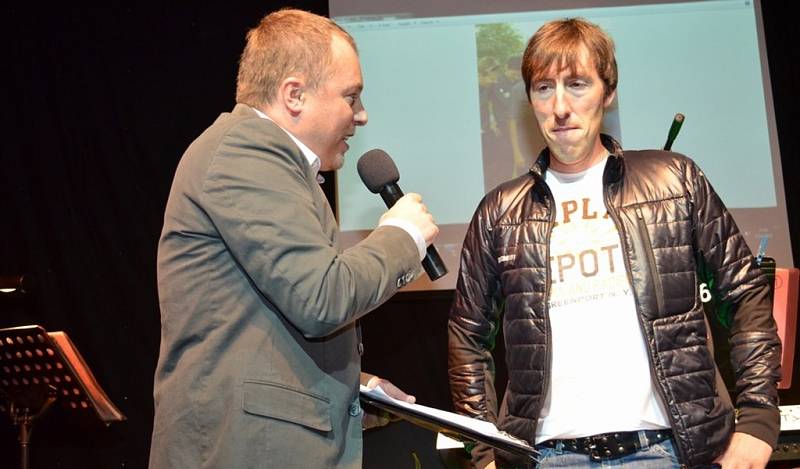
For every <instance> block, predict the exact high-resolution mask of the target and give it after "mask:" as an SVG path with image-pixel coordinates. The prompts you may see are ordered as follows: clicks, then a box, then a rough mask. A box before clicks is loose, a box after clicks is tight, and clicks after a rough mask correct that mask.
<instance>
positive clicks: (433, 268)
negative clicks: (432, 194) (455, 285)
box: [357, 149, 447, 280]
mask: <svg viewBox="0 0 800 469" xmlns="http://www.w3.org/2000/svg"><path fill="white" fill-rule="evenodd" d="M357 169H358V175H359V176H361V180H362V181H364V185H365V186H367V188H368V189H369V190H370V192H372V193H375V194H380V195H381V198H383V201H384V203H386V206H387V207H389V209H390V210H389V211H388V212H386V213H385V214H384V216H383V217H381V219H383V218H385V217H393V218H401V219H404V220H406V221H408V222H410V223H413V224H414V225H415V226H416V227H417V228H418V229H419V230H420V232H421V233H422V236H423V237H424V238H425V242H426V243H428V249H427V254H426V255H425V258H424V259H423V260H422V267H423V268H424V269H425V272H426V273H427V274H428V277H430V279H431V280H436V279H438V278H440V277H442V276H444V275H445V274H446V273H447V267H445V265H444V262H443V261H442V258H441V257H439V253H438V252H437V251H436V248H435V247H433V245H432V244H430V243H431V242H432V241H433V239H434V238H435V237H436V235H437V234H438V233H439V228H438V227H437V226H436V225H435V224H434V223H433V217H432V216H431V214H430V213H428V209H427V208H426V207H425V205H423V204H422V197H420V196H419V194H408V195H407V196H403V191H401V190H400V187H399V186H398V185H397V181H398V180H400V173H399V172H398V171H397V166H395V164H394V161H392V158H391V157H390V156H389V155H387V154H386V152H385V151H383V150H378V149H375V150H370V151H368V152H366V153H364V154H363V155H362V156H361V158H359V160H358V164H357Z"/></svg>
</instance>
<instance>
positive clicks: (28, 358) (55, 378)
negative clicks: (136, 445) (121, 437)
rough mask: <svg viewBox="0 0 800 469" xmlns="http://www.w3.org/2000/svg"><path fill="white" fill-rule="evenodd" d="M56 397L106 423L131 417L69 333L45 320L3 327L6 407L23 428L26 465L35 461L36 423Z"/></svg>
mask: <svg viewBox="0 0 800 469" xmlns="http://www.w3.org/2000/svg"><path fill="white" fill-rule="evenodd" d="M55 403H59V405H60V406H61V407H62V408H64V409H66V410H67V412H68V415H70V416H71V417H79V416H80V415H88V416H89V418H92V419H97V418H99V419H100V420H101V421H102V422H104V423H105V424H106V425H109V424H110V423H111V422H118V421H122V420H125V416H124V415H122V413H121V412H120V411H119V410H118V409H117V408H116V407H115V406H114V404H113V403H112V402H111V400H110V399H109V398H108V396H106V394H105V393H104V392H103V390H102V389H101V388H100V385H99V384H98V383H97V381H96V380H95V379H94V376H93V375H92V372H91V370H90V369H89V367H88V365H86V362H85V361H84V360H83V357H81V355H80V353H79V352H78V349H77V348H76V347H75V345H74V344H73V343H72V342H71V341H70V339H69V337H68V336H67V335H66V334H65V333H63V332H47V331H46V330H44V328H42V327H41V326H23V327H13V328H9V329H0V412H7V413H8V414H9V416H10V417H11V420H12V421H13V423H14V426H16V427H17V428H18V429H19V436H18V440H19V456H20V467H21V468H22V469H28V468H29V465H30V444H31V434H32V433H33V428H34V425H35V424H36V423H37V421H38V420H39V419H41V418H42V417H43V416H44V415H45V414H46V413H47V411H48V410H49V409H50V408H51V407H52V406H53V404H55Z"/></svg>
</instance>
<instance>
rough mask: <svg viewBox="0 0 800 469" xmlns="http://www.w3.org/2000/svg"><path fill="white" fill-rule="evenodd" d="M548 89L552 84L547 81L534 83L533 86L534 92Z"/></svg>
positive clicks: (543, 91) (544, 91) (542, 91)
mask: <svg viewBox="0 0 800 469" xmlns="http://www.w3.org/2000/svg"><path fill="white" fill-rule="evenodd" d="M550 89H552V86H550V85H549V84H547V83H540V84H538V85H534V87H533V91H534V92H536V93H546V92H548V91H550Z"/></svg>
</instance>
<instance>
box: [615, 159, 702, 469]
mask: <svg viewBox="0 0 800 469" xmlns="http://www.w3.org/2000/svg"><path fill="white" fill-rule="evenodd" d="M606 170H608V166H607V163H606ZM603 202H604V203H605V205H606V210H607V211H608V214H609V215H610V216H611V220H612V221H613V222H614V225H616V227H617V233H618V234H619V239H620V248H621V249H620V251H622V260H623V261H624V262H625V274H626V275H627V277H628V283H629V284H630V286H631V293H633V302H634V304H635V305H636V320H637V321H638V322H639V328H640V329H641V331H642V336H643V338H646V337H647V336H646V334H645V327H644V322H643V321H642V316H641V314H640V311H641V307H640V306H639V297H638V296H637V295H636V289H635V288H634V286H633V276H632V275H631V260H630V258H629V257H628V250H627V249H626V244H627V243H625V242H624V240H625V239H626V236H625V228H624V227H623V226H622V223H621V222H620V220H619V214H618V213H617V212H616V211H614V209H613V207H612V205H611V200H610V184H607V183H606V174H605V172H604V174H603ZM637 216H638V217H639V219H640V223H639V227H640V230H639V231H640V234H641V226H642V225H641V223H642V222H644V219H643V218H642V213H641V212H640V211H638V207H637ZM646 232H647V229H646V227H645V233H646ZM644 241H647V243H648V245H649V243H650V236H647V237H646V239H645V240H644ZM648 252H649V257H650V258H651V259H649V260H648V262H650V261H654V259H652V258H653V253H652V249H649V250H648ZM652 265H653V266H655V264H652ZM650 275H653V273H652V271H651V273H650ZM654 281H655V279H654ZM659 286H660V284H659ZM657 290H658V291H657V295H660V294H661V292H660V288H659V289H657ZM660 302H661V301H660V299H659V300H658V303H659V306H658V307H659V310H660V309H661V305H660ZM647 352H648V353H647V361H648V362H649V363H650V370H651V373H653V375H655V377H656V386H655V388H656V392H657V393H658V395H659V397H660V398H661V402H662V403H663V404H664V406H665V407H666V408H667V419H668V420H669V423H670V426H672V428H677V425H675V420H674V419H673V417H672V412H671V406H670V405H669V401H668V400H667V398H666V396H665V395H664V391H663V389H661V380H659V379H658V375H657V374H656V367H655V363H654V362H653V356H652V350H651V349H650V347H649V346H648V347H647ZM674 441H675V445H676V448H675V449H676V450H677V453H678V460H679V461H684V460H685V459H686V456H685V455H684V449H683V443H682V442H681V440H680V438H678V437H677V436H676V437H675V438H674ZM681 467H686V465H685V464H683V463H681Z"/></svg>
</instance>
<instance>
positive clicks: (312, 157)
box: [251, 107, 325, 184]
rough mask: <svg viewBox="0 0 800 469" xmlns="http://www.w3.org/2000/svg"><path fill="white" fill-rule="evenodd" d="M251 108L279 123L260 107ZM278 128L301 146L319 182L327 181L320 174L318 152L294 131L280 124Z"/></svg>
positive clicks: (259, 114)
mask: <svg viewBox="0 0 800 469" xmlns="http://www.w3.org/2000/svg"><path fill="white" fill-rule="evenodd" d="M251 109H252V110H254V111H256V114H258V117H260V118H262V119H267V120H268V121H270V122H272V123H273V124H275V125H278V123H277V122H275V121H274V120H272V119H270V117H269V116H268V115H266V114H264V113H263V112H261V111H259V110H258V109H256V108H254V107H251ZM278 128H280V129H281V130H283V131H284V132H286V135H288V136H289V138H291V139H292V141H293V142H294V143H295V145H297V148H299V149H300V152H301V153H302V154H303V156H305V158H306V160H308V165H309V166H311V170H312V171H314V174H315V175H316V176H317V182H318V183H320V184H322V183H323V182H325V178H323V177H322V176H321V175H320V174H319V167H320V159H319V156H317V154H316V153H314V152H313V151H311V149H310V148H308V147H307V146H306V145H305V144H304V143H303V142H301V141H300V140H299V139H298V138H297V137H295V136H294V135H292V133H291V132H289V131H288V130H286V129H284V128H283V127H281V126H280V125H278Z"/></svg>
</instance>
